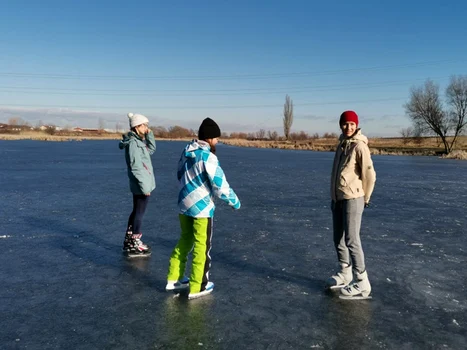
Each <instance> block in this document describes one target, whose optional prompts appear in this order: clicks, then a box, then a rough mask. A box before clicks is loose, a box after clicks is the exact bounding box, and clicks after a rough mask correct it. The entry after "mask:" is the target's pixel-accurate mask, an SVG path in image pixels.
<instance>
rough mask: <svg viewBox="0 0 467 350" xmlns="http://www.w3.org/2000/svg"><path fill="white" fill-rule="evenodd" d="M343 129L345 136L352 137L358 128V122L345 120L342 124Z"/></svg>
mask: <svg viewBox="0 0 467 350" xmlns="http://www.w3.org/2000/svg"><path fill="white" fill-rule="evenodd" d="M341 130H342V133H343V134H344V135H345V136H347V137H350V136H352V135H353V134H354V133H355V130H357V124H355V123H354V122H345V123H343V124H341Z"/></svg>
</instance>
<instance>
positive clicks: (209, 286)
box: [188, 282, 214, 300]
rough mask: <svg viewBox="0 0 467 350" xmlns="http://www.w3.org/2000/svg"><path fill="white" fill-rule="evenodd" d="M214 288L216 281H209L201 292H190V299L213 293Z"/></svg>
mask: <svg viewBox="0 0 467 350" xmlns="http://www.w3.org/2000/svg"><path fill="white" fill-rule="evenodd" d="M213 290H214V283H212V282H208V283H207V284H206V289H205V290H203V291H201V292H199V293H190V294H188V299H189V300H191V299H197V298H201V297H204V296H205V295H208V294H211V293H212V291H213Z"/></svg>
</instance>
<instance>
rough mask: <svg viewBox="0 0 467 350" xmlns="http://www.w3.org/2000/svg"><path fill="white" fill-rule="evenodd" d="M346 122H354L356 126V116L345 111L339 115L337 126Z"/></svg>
mask: <svg viewBox="0 0 467 350" xmlns="http://www.w3.org/2000/svg"><path fill="white" fill-rule="evenodd" d="M346 122H354V123H355V124H357V126H358V115H357V113H355V112H354V111H345V112H344V113H342V114H341V117H340V119H339V125H342V124H344V123H346Z"/></svg>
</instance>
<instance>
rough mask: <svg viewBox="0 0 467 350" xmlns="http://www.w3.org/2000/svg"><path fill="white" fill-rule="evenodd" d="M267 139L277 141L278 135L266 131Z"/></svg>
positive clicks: (274, 132) (275, 132)
mask: <svg viewBox="0 0 467 350" xmlns="http://www.w3.org/2000/svg"><path fill="white" fill-rule="evenodd" d="M268 138H269V139H270V140H273V141H277V140H278V139H279V134H278V133H277V131H271V130H269V131H268Z"/></svg>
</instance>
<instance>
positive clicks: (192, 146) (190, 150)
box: [184, 140, 211, 158]
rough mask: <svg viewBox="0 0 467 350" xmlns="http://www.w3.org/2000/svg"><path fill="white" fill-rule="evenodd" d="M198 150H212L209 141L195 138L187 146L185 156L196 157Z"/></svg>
mask: <svg viewBox="0 0 467 350" xmlns="http://www.w3.org/2000/svg"><path fill="white" fill-rule="evenodd" d="M198 150H205V151H209V150H211V147H210V146H209V143H207V142H206V141H201V140H193V141H191V142H190V143H189V144H188V145H186V147H185V151H184V153H185V157H187V158H196V155H195V152H196V151H198Z"/></svg>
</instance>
